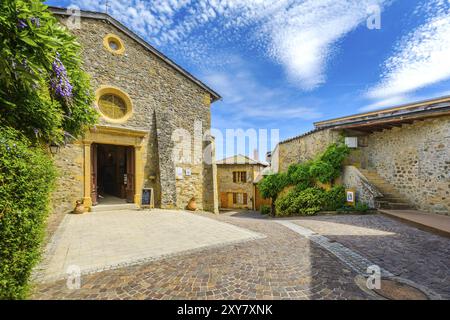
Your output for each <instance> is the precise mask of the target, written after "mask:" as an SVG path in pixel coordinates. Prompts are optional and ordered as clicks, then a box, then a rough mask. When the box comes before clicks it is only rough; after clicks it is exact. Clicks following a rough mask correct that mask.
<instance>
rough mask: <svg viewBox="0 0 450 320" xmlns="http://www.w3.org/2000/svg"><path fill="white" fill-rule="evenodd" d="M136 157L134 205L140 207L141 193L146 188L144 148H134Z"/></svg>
mask: <svg viewBox="0 0 450 320" xmlns="http://www.w3.org/2000/svg"><path fill="white" fill-rule="evenodd" d="M134 156H135V166H134V170H135V172H134V173H135V183H134V189H135V190H134V203H135V204H136V205H137V206H139V207H140V206H141V196H142V193H141V191H142V188H143V186H144V164H143V153H142V146H140V145H139V146H136V147H135V148H134Z"/></svg>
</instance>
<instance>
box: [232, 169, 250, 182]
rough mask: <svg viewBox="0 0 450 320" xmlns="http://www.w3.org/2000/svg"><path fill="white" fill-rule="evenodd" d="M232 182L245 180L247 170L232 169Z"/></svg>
mask: <svg viewBox="0 0 450 320" xmlns="http://www.w3.org/2000/svg"><path fill="white" fill-rule="evenodd" d="M233 182H234V183H237V182H247V172H246V171H234V172H233Z"/></svg>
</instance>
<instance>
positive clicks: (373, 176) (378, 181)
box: [360, 169, 412, 210]
mask: <svg viewBox="0 0 450 320" xmlns="http://www.w3.org/2000/svg"><path fill="white" fill-rule="evenodd" d="M360 172H361V173H362V174H363V175H364V176H365V177H366V178H367V180H369V182H370V183H371V184H372V185H374V186H375V187H376V188H377V189H378V190H379V191H380V192H381V194H382V196H381V197H379V198H377V199H376V204H377V207H378V208H380V209H391V210H408V209H412V206H411V205H410V204H409V203H407V202H405V198H404V196H403V195H401V194H400V193H399V192H398V191H397V189H395V187H394V186H393V185H391V184H390V183H389V182H388V181H386V180H385V179H384V178H382V177H381V176H380V175H379V174H378V173H377V172H375V171H372V170H367V169H362V170H360Z"/></svg>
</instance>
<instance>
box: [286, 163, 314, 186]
mask: <svg viewBox="0 0 450 320" xmlns="http://www.w3.org/2000/svg"><path fill="white" fill-rule="evenodd" d="M310 166H311V163H310V162H305V163H301V164H293V165H290V166H289V169H288V172H287V175H288V177H289V182H290V183H291V184H293V185H298V184H302V185H309V186H312V178H311V174H310Z"/></svg>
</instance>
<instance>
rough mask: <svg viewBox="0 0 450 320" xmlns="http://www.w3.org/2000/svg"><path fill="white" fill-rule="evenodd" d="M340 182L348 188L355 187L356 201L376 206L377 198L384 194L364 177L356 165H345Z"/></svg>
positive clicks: (372, 206)
mask: <svg viewBox="0 0 450 320" xmlns="http://www.w3.org/2000/svg"><path fill="white" fill-rule="evenodd" d="M340 182H341V183H342V184H343V185H344V186H345V187H346V188H348V189H355V191H356V201H357V202H361V203H365V204H367V205H368V206H369V207H370V208H376V205H375V198H376V197H380V196H382V194H381V193H380V192H379V191H378V190H377V189H376V188H375V187H374V186H373V185H372V184H371V183H370V182H369V181H368V180H367V178H366V177H364V176H363V175H362V174H361V172H359V170H358V168H356V167H355V166H344V169H343V172H342V176H341V180H340Z"/></svg>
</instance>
